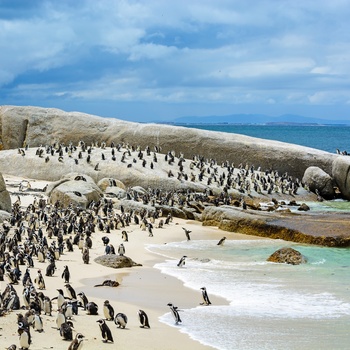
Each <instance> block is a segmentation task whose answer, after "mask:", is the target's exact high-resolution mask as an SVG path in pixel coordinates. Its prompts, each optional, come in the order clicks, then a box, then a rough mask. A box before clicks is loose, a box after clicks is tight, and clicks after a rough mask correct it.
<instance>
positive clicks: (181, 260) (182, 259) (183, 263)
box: [177, 255, 187, 267]
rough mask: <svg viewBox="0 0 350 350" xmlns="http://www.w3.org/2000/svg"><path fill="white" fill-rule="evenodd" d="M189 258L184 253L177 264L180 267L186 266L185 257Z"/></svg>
mask: <svg viewBox="0 0 350 350" xmlns="http://www.w3.org/2000/svg"><path fill="white" fill-rule="evenodd" d="M186 258H187V256H186V255H184V256H183V257H182V258H181V259H180V261H179V262H178V263H177V266H178V267H184V266H185V263H186V262H185V259H186Z"/></svg>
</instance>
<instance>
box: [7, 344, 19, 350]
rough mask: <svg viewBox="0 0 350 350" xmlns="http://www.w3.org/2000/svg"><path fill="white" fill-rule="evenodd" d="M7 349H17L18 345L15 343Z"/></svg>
mask: <svg viewBox="0 0 350 350" xmlns="http://www.w3.org/2000/svg"><path fill="white" fill-rule="evenodd" d="M6 350H17V346H16V345H15V344H12V345H10V346H9V347H8V348H6Z"/></svg>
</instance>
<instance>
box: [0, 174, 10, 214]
mask: <svg viewBox="0 0 350 350" xmlns="http://www.w3.org/2000/svg"><path fill="white" fill-rule="evenodd" d="M0 210H3V211H6V212H9V213H11V210H12V208H11V197H10V194H9V192H8V191H7V189H6V184H5V181H4V178H3V176H2V174H1V173H0Z"/></svg>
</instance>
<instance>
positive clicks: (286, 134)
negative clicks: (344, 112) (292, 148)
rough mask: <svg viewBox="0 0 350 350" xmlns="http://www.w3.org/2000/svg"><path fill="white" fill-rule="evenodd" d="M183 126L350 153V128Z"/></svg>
mask: <svg viewBox="0 0 350 350" xmlns="http://www.w3.org/2000/svg"><path fill="white" fill-rule="evenodd" d="M181 126H184V127H189V128H195V129H204V130H212V131H221V132H228V133H236V134H242V135H247V136H252V137H258V138H263V139H268V140H276V141H282V142H287V143H294V144H297V145H301V146H306V147H311V148H316V149H320V150H323V151H327V152H331V153H335V152H336V149H337V148H338V149H339V150H341V151H344V150H347V151H350V141H349V135H350V127H349V126H334V125H328V126H307V125H305V126H285V125H275V126H271V125H236V124H225V125H223V124H188V125H181Z"/></svg>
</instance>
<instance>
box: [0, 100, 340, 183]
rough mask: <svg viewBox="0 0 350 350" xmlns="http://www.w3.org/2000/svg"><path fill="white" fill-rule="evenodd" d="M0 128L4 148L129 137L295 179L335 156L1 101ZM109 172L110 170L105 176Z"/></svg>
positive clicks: (237, 137) (118, 140) (228, 135)
mask: <svg viewBox="0 0 350 350" xmlns="http://www.w3.org/2000/svg"><path fill="white" fill-rule="evenodd" d="M0 127H1V135H0V136H1V137H0V141H1V143H2V146H3V148H4V149H11V148H19V147H24V146H25V145H29V146H39V145H41V144H42V145H46V144H52V143H53V142H57V143H64V144H66V145H68V144H69V143H70V142H72V143H73V144H78V142H79V141H80V140H84V141H85V142H86V143H87V144H91V143H93V142H95V141H98V142H102V141H104V142H106V143H107V144H110V143H111V142H112V141H114V142H116V143H121V142H127V143H129V144H130V145H140V147H141V148H142V149H144V148H145V147H146V146H147V145H148V146H150V147H151V149H153V147H154V146H156V147H158V148H161V149H162V152H163V153H167V152H169V151H175V153H176V154H179V153H180V152H181V153H183V155H184V157H185V158H188V159H191V158H192V157H193V156H194V155H203V156H204V157H206V158H208V159H210V158H213V159H216V160H217V161H219V162H224V161H226V160H228V161H229V162H231V163H232V162H233V163H235V164H239V163H249V164H253V165H254V166H255V167H256V168H257V167H258V166H260V167H261V168H262V169H263V170H265V169H270V170H274V169H278V170H279V172H280V173H285V172H288V174H289V175H292V176H296V177H299V178H301V177H302V176H303V174H304V172H305V169H306V168H308V167H309V166H318V167H319V168H321V169H324V170H325V171H326V172H330V171H331V166H332V162H333V160H334V159H335V157H336V155H335V154H331V153H328V152H323V151H320V150H316V149H312V148H308V147H302V146H297V145H291V144H287V143H283V142H278V141H270V140H263V139H258V138H254V137H249V136H245V135H238V134H231V133H223V132H214V131H206V130H198V129H191V128H185V127H175V126H170V125H157V124H141V123H132V122H125V121H122V120H118V119H114V118H101V117H96V116H92V115H88V114H84V113H77V112H64V111H61V110H58V109H49V108H38V107H20V106H1V107H0ZM33 170H34V169H33ZM109 176H111V175H107V176H105V177H109ZM118 178H119V177H118ZM119 179H120V178H119ZM122 181H123V180H122ZM123 182H124V181H123ZM126 185H127V184H126Z"/></svg>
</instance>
